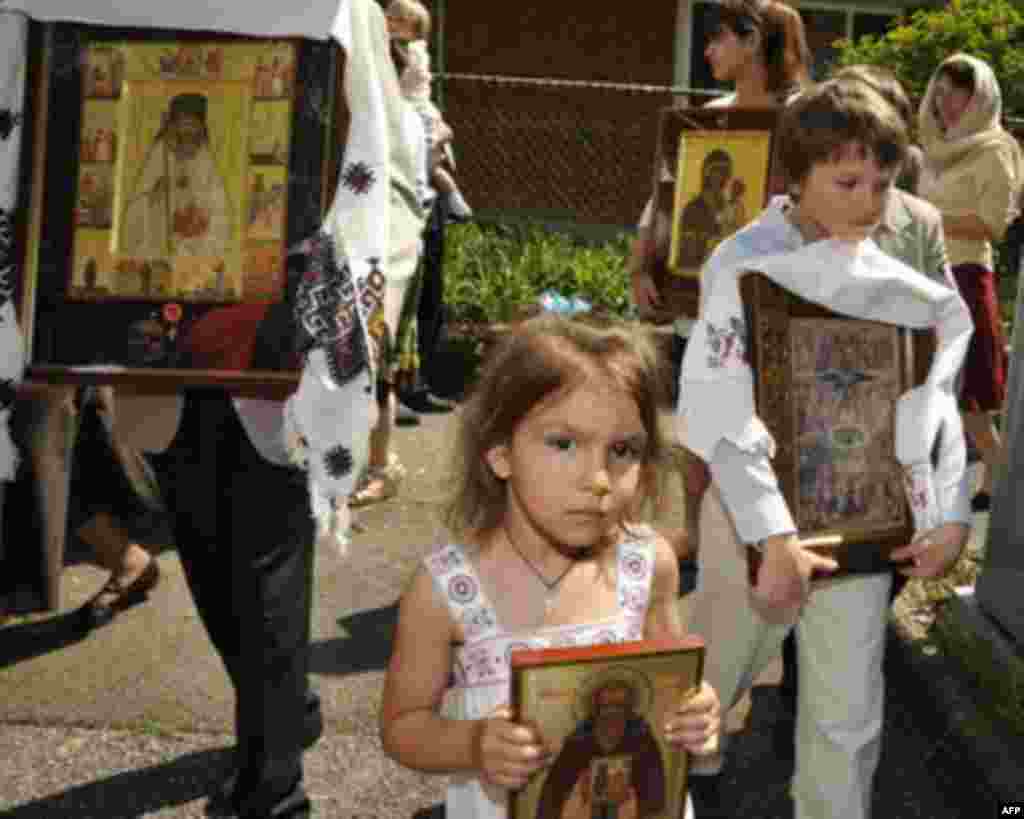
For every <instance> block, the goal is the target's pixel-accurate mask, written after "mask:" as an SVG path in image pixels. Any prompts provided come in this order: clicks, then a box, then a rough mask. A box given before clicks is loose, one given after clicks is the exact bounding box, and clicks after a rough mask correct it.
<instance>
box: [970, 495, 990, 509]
mask: <svg viewBox="0 0 1024 819" xmlns="http://www.w3.org/2000/svg"><path fill="white" fill-rule="evenodd" d="M991 508H992V496H991V495H990V494H989V493H988V492H979V493H978V494H977V495H975V496H974V497H973V498H971V511H972V512H987V511H988V510H989V509H991Z"/></svg>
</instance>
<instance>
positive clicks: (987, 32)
mask: <svg viewBox="0 0 1024 819" xmlns="http://www.w3.org/2000/svg"><path fill="white" fill-rule="evenodd" d="M837 46H838V49H839V51H838V55H837V62H838V64H839V65H852V64H855V63H869V64H872V65H881V66H885V67H886V68H889V69H890V70H892V71H894V72H895V73H896V75H897V76H898V77H899V78H900V81H901V82H902V83H903V85H904V87H905V88H906V89H907V93H908V94H910V95H911V96H912V97H915V98H917V99H920V98H921V97H923V96H924V92H925V88H926V87H927V85H928V79H929V78H930V77H931V75H932V73H933V72H934V71H935V69H936V68H938V66H939V64H940V63H941V62H942V61H943V60H945V59H946V58H947V57H949V56H950V55H951V54H953V53H955V52H957V51H963V52H966V53H968V54H970V55H971V56H973V57H977V58H978V59H980V60H984V61H985V62H987V63H988V64H989V65H990V66H992V70H993V71H994V72H995V74H996V78H997V79H998V80H999V85H1000V86H1001V88H1002V92H1003V113H1004V114H1006V115H1007V116H1024V11H1022V10H1021V5H1020V3H1019V0H951V2H949V3H948V4H947V5H946V6H945V7H943V8H929V9H920V10H918V11H915V12H914V13H913V14H911V16H910V17H909V18H902V19H900V20H899V21H897V23H896V24H895V25H893V26H891V27H890V28H889V29H888V31H886V32H885V33H884V34H882V35H880V36H876V35H868V36H864V37H861V38H860V39H859V40H857V41H855V42H854V41H849V40H840V41H839V42H838V43H837Z"/></svg>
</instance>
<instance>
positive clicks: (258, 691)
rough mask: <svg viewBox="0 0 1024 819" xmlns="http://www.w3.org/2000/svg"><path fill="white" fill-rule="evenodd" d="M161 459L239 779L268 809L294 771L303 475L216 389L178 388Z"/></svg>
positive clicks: (307, 560) (300, 723) (301, 664)
mask: <svg viewBox="0 0 1024 819" xmlns="http://www.w3.org/2000/svg"><path fill="white" fill-rule="evenodd" d="M158 469H159V472H160V477H161V485H162V489H163V492H164V497H165V500H166V503H167V507H168V509H169V510H170V514H171V518H172V526H173V532H174V539H175V542H176V544H177V547H178V552H179V555H180V558H181V563H182V566H183V568H184V570H185V577H186V579H187V581H188V585H189V589H190V591H191V593H192V598H193V600H194V601H195V604H196V608H197V609H198V611H199V616H200V617H201V619H202V622H203V625H204V626H205V627H206V631H207V633H208V634H209V636H210V640H211V641H212V642H213V645H214V647H215V648H216V650H217V653H218V654H219V655H220V657H221V660H222V661H223V662H224V666H225V668H226V669H227V672H228V675H229V676H230V678H231V682H232V684H233V686H234V690H235V733H236V737H237V743H238V744H237V765H238V769H239V789H240V792H241V793H243V794H245V795H246V797H247V798H250V797H255V798H257V800H258V801H261V802H265V805H266V810H267V811H268V812H269V811H270V809H271V808H272V807H273V805H274V804H275V803H276V802H277V801H279V800H280V798H281V797H283V796H285V795H286V794H287V793H288V792H289V791H293V790H294V788H295V787H296V785H298V784H300V783H301V779H302V750H303V738H302V733H303V727H304V725H305V722H304V716H305V711H306V693H307V688H308V678H307V672H308V665H309V641H310V610H311V601H312V584H313V543H314V526H313V521H312V517H311V515H310V512H309V500H308V496H307V491H306V480H305V474H304V473H303V472H301V471H300V470H298V469H295V468H292V467H287V466H278V465H276V464H272V463H270V462H268V461H266V460H265V459H264V458H263V457H262V456H261V455H260V454H259V453H258V452H257V451H256V450H255V448H254V447H253V445H252V444H251V443H250V441H249V439H248V436H247V434H246V432H245V429H244V428H243V427H242V425H241V422H240V421H239V419H238V415H237V413H236V411H235V408H234V406H233V404H232V403H231V400H230V398H229V397H228V395H227V394H226V393H224V392H223V391H221V390H216V389H212V390H210V389H203V390H191V391H188V392H187V393H186V397H185V407H184V412H183V417H182V420H181V424H180V427H179V429H178V432H177V435H176V437H175V439H174V440H173V441H172V443H171V446H170V447H169V449H168V451H167V452H166V453H163V454H162V455H161V456H158Z"/></svg>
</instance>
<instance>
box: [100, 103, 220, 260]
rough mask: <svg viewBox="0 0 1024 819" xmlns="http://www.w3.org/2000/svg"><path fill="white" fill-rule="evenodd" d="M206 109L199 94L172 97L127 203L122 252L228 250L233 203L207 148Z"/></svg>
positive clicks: (160, 255) (155, 254) (180, 253)
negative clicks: (161, 125)
mask: <svg viewBox="0 0 1024 819" xmlns="http://www.w3.org/2000/svg"><path fill="white" fill-rule="evenodd" d="M206 108H207V100H206V97H204V96H203V95H202V94H179V95H177V96H176V97H174V98H173V99H171V102H170V106H169V107H168V110H167V114H166V116H165V118H164V124H163V127H161V129H160V131H159V132H158V133H157V135H156V137H155V139H154V140H153V144H152V145H151V146H150V148H149V150H148V151H147V153H146V159H145V162H143V165H142V170H141V172H140V174H139V177H138V181H137V182H136V184H135V187H134V190H133V191H132V194H131V196H130V197H129V198H128V200H127V203H126V205H125V209H124V219H123V222H122V225H121V231H120V247H119V250H120V251H121V252H122V253H126V254H130V255H133V256H144V257H147V258H168V257H172V256H224V255H226V254H227V251H228V245H229V243H230V241H231V236H232V226H231V207H230V203H229V201H228V193H227V188H226V186H225V184H224V180H223V179H222V178H221V175H220V171H219V170H218V169H217V163H216V162H215V161H214V158H213V153H212V151H211V150H210V137H209V129H208V127H207V121H206Z"/></svg>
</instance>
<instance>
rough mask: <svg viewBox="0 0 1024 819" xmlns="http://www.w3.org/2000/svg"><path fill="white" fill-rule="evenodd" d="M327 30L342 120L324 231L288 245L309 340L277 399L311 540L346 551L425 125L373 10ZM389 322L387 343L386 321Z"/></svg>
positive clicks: (346, 8) (355, 5)
mask: <svg viewBox="0 0 1024 819" xmlns="http://www.w3.org/2000/svg"><path fill="white" fill-rule="evenodd" d="M334 33H335V36H336V37H337V38H338V41H339V43H340V44H341V46H342V47H343V48H344V49H345V52H346V60H345V96H346V102H347V104H348V109H349V111H350V113H351V118H350V124H349V130H348V138H347V142H346V145H345V154H344V157H343V161H342V167H341V181H340V183H339V185H338V189H337V194H336V195H335V198H334V202H333V203H332V205H331V208H330V211H329V213H328V214H327V218H326V220H325V222H324V225H323V232H322V233H321V234H320V235H319V236H316V237H312V238H311V239H309V240H307V241H306V242H304V243H303V245H302V246H300V247H299V248H297V249H296V250H297V251H298V253H297V254H296V255H297V256H299V257H303V256H305V259H306V261H307V262H308V263H310V264H312V265H313V267H312V268H310V269H307V270H306V271H303V275H302V277H301V279H302V283H301V284H300V286H299V296H298V303H297V312H299V313H300V315H299V316H298V321H299V324H300V327H301V328H302V331H303V332H305V333H306V336H307V339H308V340H309V341H310V345H311V347H310V349H309V350H308V353H307V356H306V364H305V368H304V370H303V373H302V378H301V380H300V382H299V387H298V390H297V391H296V392H295V393H294V394H293V395H292V396H291V397H290V398H289V399H288V401H287V403H286V406H285V416H284V417H285V423H284V435H285V445H286V447H287V449H288V451H289V454H290V456H291V458H292V460H293V461H294V462H296V463H298V464H300V465H302V466H303V467H305V468H306V469H307V470H308V472H309V491H310V499H311V504H312V511H313V516H314V518H315V520H316V522H317V537H318V542H321V543H328V544H331V545H333V546H335V547H337V548H338V549H339V550H341V551H342V552H344V550H345V548H346V547H347V543H348V540H347V530H348V525H349V513H348V497H349V495H350V494H351V493H352V491H353V489H354V488H355V482H356V480H357V478H358V476H359V474H360V472H361V471H362V468H363V466H365V464H366V462H367V458H368V454H369V434H370V430H371V428H372V427H373V426H374V424H375V423H376V420H377V411H378V410H377V404H376V398H375V394H374V393H375V389H374V387H375V377H376V373H377V370H378V368H379V367H380V366H382V364H383V362H382V361H381V350H380V347H379V344H378V342H377V340H376V339H377V338H379V334H378V333H373V334H371V332H370V330H371V324H372V323H373V322H376V321H383V320H384V318H383V317H384V315H385V314H387V315H388V316H389V318H390V317H391V316H393V315H396V314H397V311H396V310H391V309H385V307H386V305H385V300H386V299H387V297H388V296H387V293H388V292H390V291H391V290H392V289H393V288H388V287H387V283H388V282H390V280H391V278H392V276H393V275H396V274H397V273H396V270H395V269H393V268H397V266H398V262H397V260H398V259H399V258H400V257H404V256H406V255H408V254H407V252H406V250H407V246H411V247H414V248H415V247H416V246H418V243H419V241H420V237H419V233H420V230H421V229H422V225H423V221H422V218H420V219H419V220H418V221H417V218H416V212H418V209H419V207H420V203H421V202H422V190H421V189H422V188H423V187H424V186H425V173H426V145H425V136H424V132H423V124H422V122H421V120H420V118H419V117H418V116H417V115H416V113H415V111H414V110H413V108H412V106H411V105H409V103H408V102H406V101H405V99H404V98H403V97H402V94H401V92H400V90H399V87H398V76H397V73H396V71H395V67H394V64H393V63H392V61H391V55H390V51H389V46H388V44H389V41H388V35H387V28H386V25H385V22H384V15H383V12H382V11H381V9H380V7H379V5H378V4H377V3H375V2H373V0H342V3H341V8H340V10H339V12H338V19H337V21H336V23H335V26H334ZM407 217H408V218H407ZM406 266H407V265H406ZM388 329H389V330H390V333H391V337H392V338H394V337H395V331H396V328H395V327H393V326H392V327H389V328H388Z"/></svg>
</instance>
